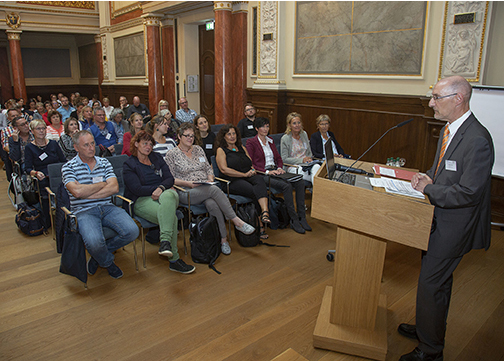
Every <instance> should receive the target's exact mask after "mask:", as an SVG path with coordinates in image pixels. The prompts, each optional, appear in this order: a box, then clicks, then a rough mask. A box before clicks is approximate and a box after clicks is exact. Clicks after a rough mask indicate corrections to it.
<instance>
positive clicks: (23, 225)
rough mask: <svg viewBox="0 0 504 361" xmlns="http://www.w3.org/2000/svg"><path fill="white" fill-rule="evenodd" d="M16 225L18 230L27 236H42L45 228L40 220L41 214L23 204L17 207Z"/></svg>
mask: <svg viewBox="0 0 504 361" xmlns="http://www.w3.org/2000/svg"><path fill="white" fill-rule="evenodd" d="M16 224H17V226H18V228H19V229H20V230H21V231H22V232H23V233H25V234H27V235H29V236H39V235H41V234H44V233H45V231H46V228H45V227H44V221H43V219H42V213H41V212H40V211H39V210H38V209H37V208H35V207H33V206H30V205H28V203H26V202H23V203H20V204H19V205H18V213H17V214H16Z"/></svg>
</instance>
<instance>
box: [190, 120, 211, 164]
mask: <svg viewBox="0 0 504 361" xmlns="http://www.w3.org/2000/svg"><path fill="white" fill-rule="evenodd" d="M193 122H194V127H195V128H196V139H195V142H196V144H197V145H199V146H200V147H201V148H203V150H204V151H205V155H206V157H207V159H208V161H209V162H211V159H212V155H215V149H214V143H215V133H214V132H212V131H210V124H208V118H207V117H206V116H205V115H203V114H198V115H196V117H194V120H193Z"/></svg>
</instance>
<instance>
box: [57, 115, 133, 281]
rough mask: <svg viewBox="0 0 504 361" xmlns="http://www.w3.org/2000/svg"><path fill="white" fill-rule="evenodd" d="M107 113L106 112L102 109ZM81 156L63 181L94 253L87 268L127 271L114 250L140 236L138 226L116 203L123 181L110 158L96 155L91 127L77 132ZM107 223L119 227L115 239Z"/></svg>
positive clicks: (69, 164) (112, 272) (114, 273)
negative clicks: (109, 234)
mask: <svg viewBox="0 0 504 361" xmlns="http://www.w3.org/2000/svg"><path fill="white" fill-rule="evenodd" d="M102 112H103V113H104V115H105V112H104V111H103V109H102ZM74 144H75V148H76V149H77V153H78V154H77V156H76V157H75V158H73V159H72V160H71V161H69V162H67V163H66V164H65V165H64V166H63V168H62V170H61V171H62V176H63V183H64V184H65V186H66V189H67V190H68V192H69V195H70V204H71V210H72V212H73V213H74V214H75V216H76V217H77V222H78V224H79V232H80V234H81V236H82V240H83V241H84V245H85V246H86V249H87V250H88V252H89V254H90V256H91V257H90V258H89V260H88V262H87V272H88V273H89V274H90V275H93V274H95V273H96V271H97V270H98V267H103V268H106V269H107V271H108V273H109V275H110V276H111V277H112V278H115V279H117V278H121V277H122V276H123V272H122V271H121V269H120V268H119V267H118V266H117V265H116V264H115V263H114V252H115V251H116V250H117V249H119V248H122V247H124V246H125V245H127V244H128V243H130V242H132V241H134V240H135V239H136V238H137V237H138V232H139V231H138V227H137V225H136V224H135V222H134V221H133V219H132V218H131V217H130V216H129V215H128V214H127V213H126V211H125V210H124V209H121V208H119V207H116V206H115V205H114V204H112V202H111V200H110V196H111V195H113V194H115V193H117V192H118V190H119V185H118V183H117V178H116V175H115V174H114V169H113V168H112V165H111V164H110V162H109V161H108V160H107V159H106V158H99V157H95V142H94V139H93V135H92V134H91V132H90V131H87V130H84V131H79V132H77V133H76V134H75V135H74ZM103 227H108V228H110V229H112V230H113V231H115V232H116V233H117V235H116V236H115V237H114V238H111V239H105V237H104V236H103Z"/></svg>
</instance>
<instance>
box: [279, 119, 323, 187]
mask: <svg viewBox="0 0 504 361" xmlns="http://www.w3.org/2000/svg"><path fill="white" fill-rule="evenodd" d="M301 119H302V118H301V114H299V113H290V114H289V115H287V121H286V130H285V135H284V136H283V137H282V139H281V141H280V154H281V155H282V161H283V162H284V163H287V164H293V165H294V167H287V172H289V173H295V174H303V179H304V180H307V181H309V182H311V183H312V184H313V178H314V177H315V174H316V173H317V171H318V170H319V168H320V165H319V164H315V165H313V166H311V168H309V169H306V168H307V167H305V169H303V168H302V167H301V166H299V164H302V163H310V162H311V161H312V160H313V158H312V151H311V148H310V142H309V141H308V134H306V132H305V131H304V130H303V122H302V120H301Z"/></svg>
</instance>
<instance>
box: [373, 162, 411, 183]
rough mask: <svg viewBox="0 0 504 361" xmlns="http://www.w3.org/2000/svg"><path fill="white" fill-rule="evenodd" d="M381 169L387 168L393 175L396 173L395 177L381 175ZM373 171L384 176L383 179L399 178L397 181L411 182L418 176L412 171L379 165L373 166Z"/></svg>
mask: <svg viewBox="0 0 504 361" xmlns="http://www.w3.org/2000/svg"><path fill="white" fill-rule="evenodd" d="M380 168H382V169H383V168H385V169H387V170H388V172H390V173H392V172H391V171H393V172H394V176H393V175H392V174H388V173H386V174H381V172H380ZM373 169H374V171H375V173H376V174H378V175H380V176H382V177H391V178H397V179H404V180H407V181H411V178H413V175H414V174H416V172H412V171H409V170H404V169H401V168H397V167H384V166H381V165H378V164H375V165H374V166H373Z"/></svg>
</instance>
